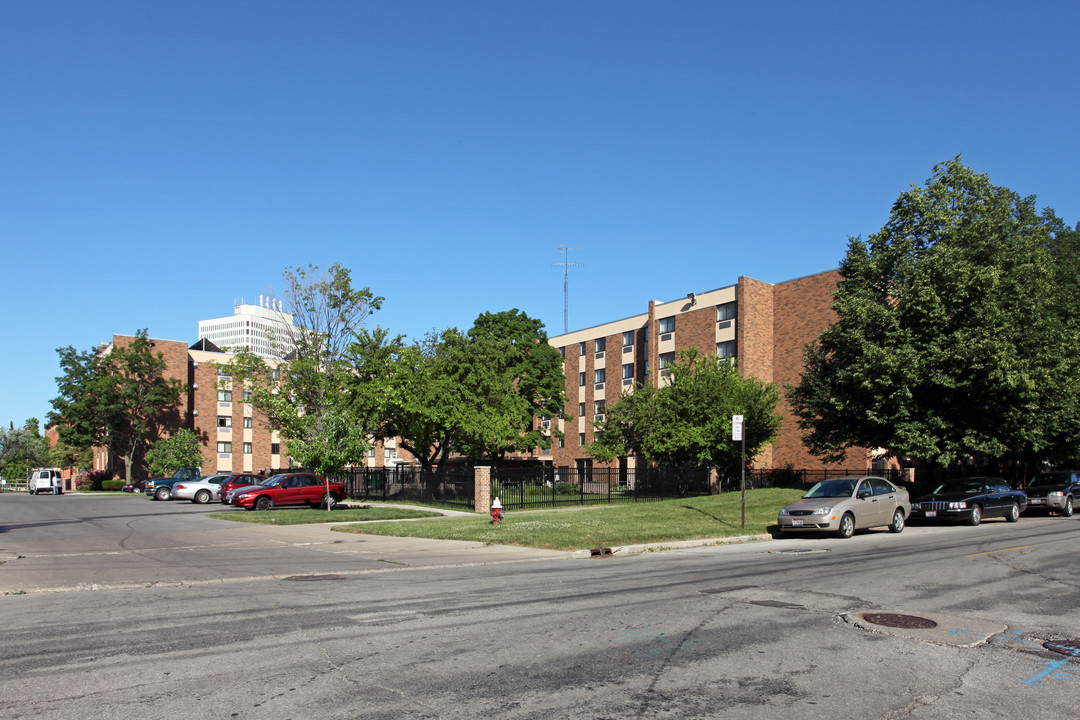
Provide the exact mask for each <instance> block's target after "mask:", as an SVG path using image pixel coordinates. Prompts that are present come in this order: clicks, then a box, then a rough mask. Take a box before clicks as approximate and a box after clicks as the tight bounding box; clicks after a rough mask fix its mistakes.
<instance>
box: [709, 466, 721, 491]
mask: <svg viewBox="0 0 1080 720" xmlns="http://www.w3.org/2000/svg"><path fill="white" fill-rule="evenodd" d="M719 493H720V470H719V469H718V468H714V467H713V468H709V494H710V495H718V494H719Z"/></svg>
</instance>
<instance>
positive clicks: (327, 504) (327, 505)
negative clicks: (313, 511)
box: [319, 493, 337, 510]
mask: <svg viewBox="0 0 1080 720" xmlns="http://www.w3.org/2000/svg"><path fill="white" fill-rule="evenodd" d="M335 505H337V500H335V499H334V496H333V495H331V494H330V493H326V494H325V495H323V496H322V502H321V503H319V507H321V508H322V509H323V510H328V509H329V510H333V509H334V506H335Z"/></svg>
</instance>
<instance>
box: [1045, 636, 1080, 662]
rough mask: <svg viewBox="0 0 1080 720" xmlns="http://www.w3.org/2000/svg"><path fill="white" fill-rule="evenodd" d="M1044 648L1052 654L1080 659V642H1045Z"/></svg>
mask: <svg viewBox="0 0 1080 720" xmlns="http://www.w3.org/2000/svg"><path fill="white" fill-rule="evenodd" d="M1043 647H1044V648H1046V649H1047V650H1050V651H1051V652H1056V653H1061V654H1062V655H1069V656H1071V657H1074V658H1080V640H1054V641H1052V642H1044V643H1043Z"/></svg>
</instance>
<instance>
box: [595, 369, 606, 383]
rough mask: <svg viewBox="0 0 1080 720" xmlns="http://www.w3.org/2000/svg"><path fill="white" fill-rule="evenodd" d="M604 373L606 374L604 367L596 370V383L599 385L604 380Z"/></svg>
mask: <svg viewBox="0 0 1080 720" xmlns="http://www.w3.org/2000/svg"><path fill="white" fill-rule="evenodd" d="M604 375H605V372H604V368H600V369H598V370H596V384H597V385H599V384H600V383H602V382H604Z"/></svg>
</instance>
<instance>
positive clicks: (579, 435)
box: [577, 433, 585, 447]
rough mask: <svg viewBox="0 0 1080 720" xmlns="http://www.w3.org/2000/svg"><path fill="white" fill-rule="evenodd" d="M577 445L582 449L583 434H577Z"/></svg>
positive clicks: (583, 442) (583, 443)
mask: <svg viewBox="0 0 1080 720" xmlns="http://www.w3.org/2000/svg"><path fill="white" fill-rule="evenodd" d="M577 444H578V445H580V446H582V447H584V446H585V433H578V436H577Z"/></svg>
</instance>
